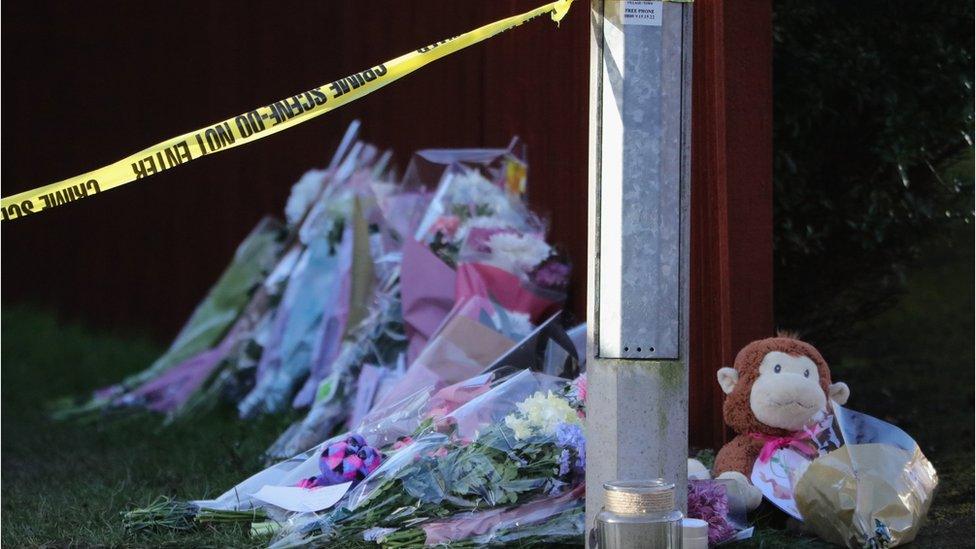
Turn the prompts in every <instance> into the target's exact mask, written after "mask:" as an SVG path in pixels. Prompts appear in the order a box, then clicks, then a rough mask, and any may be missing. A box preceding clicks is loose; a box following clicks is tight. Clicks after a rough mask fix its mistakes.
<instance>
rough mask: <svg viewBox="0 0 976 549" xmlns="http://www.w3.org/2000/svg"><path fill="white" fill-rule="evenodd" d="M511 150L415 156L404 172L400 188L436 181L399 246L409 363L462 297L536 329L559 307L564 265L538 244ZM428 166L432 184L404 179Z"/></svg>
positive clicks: (540, 236) (537, 227)
mask: <svg viewBox="0 0 976 549" xmlns="http://www.w3.org/2000/svg"><path fill="white" fill-rule="evenodd" d="M514 143H517V141H516V142H514ZM517 150H518V147H517V146H516V145H514V144H513V147H512V148H510V149H508V150H501V151H495V154H494V155H491V154H488V153H489V152H491V151H464V150H462V151H421V152H419V153H417V155H416V156H415V158H414V161H413V162H412V163H411V168H408V171H407V177H406V178H405V181H404V185H405V186H410V185H429V184H430V183H432V182H436V190H435V191H434V193H433V196H432V197H431V200H430V204H429V205H428V206H427V208H426V210H425V212H424V214H423V215H422V216H421V217H420V221H419V224H418V225H417V227H416V230H415V231H414V232H413V239H410V240H408V241H406V242H405V243H404V259H403V263H404V278H403V305H404V307H403V310H404V320H405V322H406V326H407V334H408V336H409V337H410V350H409V351H408V359H409V360H410V361H411V362H412V360H413V359H414V358H415V357H416V356H417V355H418V354H419V351H420V349H421V348H422V347H423V345H424V344H425V343H426V342H427V340H429V339H430V337H431V336H432V335H433V333H434V332H435V331H436V330H437V328H438V327H439V326H440V325H441V324H442V322H443V321H444V319H445V317H446V316H447V315H448V313H449V312H450V311H451V309H452V308H453V307H454V306H455V304H456V303H459V302H462V301H463V300H464V299H465V298H467V297H470V296H481V297H484V298H486V299H491V300H494V301H496V302H498V303H499V304H500V305H501V306H503V307H505V308H506V309H508V310H510V311H514V312H519V313H523V314H527V315H528V316H529V317H530V319H531V320H532V321H533V322H536V323H537V322H539V321H541V320H542V319H543V318H544V317H545V316H547V315H548V314H551V313H553V312H555V311H556V310H558V309H559V308H560V305H561V303H562V301H563V300H564V297H565V296H564V294H563V290H565V285H566V283H567V282H568V276H569V266H568V263H567V262H565V261H563V260H560V259H559V255H558V254H556V253H555V251H554V250H553V249H552V248H551V247H550V246H549V245H548V244H547V243H546V241H545V227H544V225H543V224H542V223H541V222H540V221H539V219H538V218H537V217H536V216H535V215H533V214H532V212H530V211H529V210H528V208H527V207H526V206H525V204H524V202H523V200H522V194H521V192H522V191H524V180H525V171H526V164H525V162H524V160H522V159H521V157H520V156H519V155H518V154H517V153H516V151H517ZM479 154H480V156H479ZM479 162H480V163H479ZM438 163H439V164H438ZM432 164H433V165H439V166H442V170H441V171H440V172H433V173H435V174H436V175H437V179H432V180H426V181H423V180H421V181H416V180H411V179H410V177H411V176H414V177H415V178H418V179H419V178H420V177H421V175H419V174H422V173H424V170H422V169H419V168H416V167H415V166H418V165H419V166H427V176H428V177H430V173H431V168H430V165H432ZM513 172H514V173H518V174H521V175H520V176H519V183H518V184H517V185H513V184H511V179H510V175H511V174H512V173H513Z"/></svg>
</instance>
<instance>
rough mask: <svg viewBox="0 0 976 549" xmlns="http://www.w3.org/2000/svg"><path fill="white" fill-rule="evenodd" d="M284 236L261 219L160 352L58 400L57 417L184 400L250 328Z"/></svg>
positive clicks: (162, 407)
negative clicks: (105, 382) (87, 392)
mask: <svg viewBox="0 0 976 549" xmlns="http://www.w3.org/2000/svg"><path fill="white" fill-rule="evenodd" d="M285 240H286V230H285V227H284V226H282V225H281V223H279V222H277V221H275V220H274V219H271V218H265V219H262V220H261V221H260V222H259V223H258V225H257V226H256V227H255V228H254V229H253V230H252V231H251V233H250V234H249V235H248V236H247V238H245V239H244V241H243V242H241V244H240V245H239V246H238V247H237V251H236V252H235V254H234V258H233V260H232V261H231V263H230V265H229V266H228V267H227V269H226V270H225V271H224V273H223V274H222V275H221V277H220V278H219V279H218V280H217V282H216V283H215V284H214V286H213V287H212V288H211V289H210V291H209V293H208V294H207V296H206V298H204V300H203V301H202V302H201V303H200V304H199V305H198V306H197V308H196V310H194V312H193V314H192V315H191V317H190V319H189V320H188V321H187V323H186V324H185V325H184V326H183V329H182V330H180V332H179V334H178V335H177V336H176V339H175V340H174V341H173V342H172V344H171V345H170V347H169V349H167V350H166V352H165V353H163V355H162V356H160V357H159V358H158V359H156V360H155V361H154V362H153V363H152V364H151V365H150V366H149V367H148V368H147V369H145V370H143V371H141V372H139V373H136V374H133V375H131V376H129V377H127V378H126V379H124V380H123V381H121V382H119V383H117V384H115V385H111V386H108V387H104V388H102V389H98V390H96V391H95V392H94V394H93V395H92V396H91V397H90V398H89V399H87V400H85V401H83V402H81V403H79V402H78V401H77V400H76V399H73V398H68V399H63V400H62V401H59V402H56V403H54V405H53V406H52V408H53V417H54V418H55V419H71V418H80V417H90V416H93V415H100V414H102V413H107V412H118V411H122V410H126V409H133V408H140V409H150V410H153V411H158V412H164V413H166V412H170V411H172V410H174V409H176V408H178V407H179V406H180V405H182V404H183V403H184V402H185V401H186V399H187V398H188V396H189V394H190V393H192V391H193V389H194V388H195V387H196V386H197V385H198V384H199V383H202V382H203V380H204V379H205V378H206V377H207V375H208V371H207V370H208V368H209V367H210V364H211V363H213V362H216V361H219V360H220V359H221V358H222V357H223V356H224V354H225V353H226V352H228V351H229V350H230V348H231V347H233V346H234V345H235V343H236V342H237V340H238V338H239V337H240V335H241V334H242V333H243V332H245V331H246V330H247V328H248V321H247V320H246V317H247V314H246V311H248V310H253V309H254V308H255V306H254V305H251V304H250V303H253V302H255V301H260V297H259V296H258V294H260V293H261V290H260V286H261V282H262V280H263V279H264V278H265V277H266V276H267V275H268V273H269V272H270V271H271V270H272V268H273V266H274V264H275V262H276V261H277V260H278V258H279V257H280V255H281V252H282V250H283V246H284V241H285Z"/></svg>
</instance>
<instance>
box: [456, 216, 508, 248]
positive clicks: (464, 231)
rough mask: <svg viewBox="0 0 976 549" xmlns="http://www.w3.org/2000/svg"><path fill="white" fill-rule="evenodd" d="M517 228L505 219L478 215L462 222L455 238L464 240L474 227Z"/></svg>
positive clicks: (459, 240)
mask: <svg viewBox="0 0 976 549" xmlns="http://www.w3.org/2000/svg"><path fill="white" fill-rule="evenodd" d="M515 228H516V227H514V226H513V225H512V224H511V223H509V222H508V221H505V220H504V219H500V218H497V217H487V216H483V215H479V216H477V217H472V218H469V219H468V220H467V221H465V222H464V223H462V224H461V228H459V229H458V230H457V232H456V233H455V235H454V240H456V241H458V242H464V239H465V238H467V237H468V233H470V232H471V230H472V229H498V230H505V229H515Z"/></svg>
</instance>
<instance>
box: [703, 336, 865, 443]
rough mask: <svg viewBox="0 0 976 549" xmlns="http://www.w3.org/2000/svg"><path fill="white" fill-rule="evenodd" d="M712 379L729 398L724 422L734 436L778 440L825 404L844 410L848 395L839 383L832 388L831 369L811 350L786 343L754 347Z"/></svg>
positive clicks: (787, 340)
mask: <svg viewBox="0 0 976 549" xmlns="http://www.w3.org/2000/svg"><path fill="white" fill-rule="evenodd" d="M717 373H718V382H719V384H720V385H721V386H722V390H723V391H724V392H725V394H726V395H728V398H726V399H725V403H724V405H723V417H724V419H725V423H726V424H727V425H728V426H729V427H732V429H734V430H735V431H736V432H737V433H765V434H769V435H774V436H783V435H785V434H788V433H790V432H793V431H797V430H799V429H802V428H803V427H805V426H806V425H808V424H809V423H810V421H811V420H812V419H813V417H814V416H815V415H816V414H817V412H819V411H821V410H824V409H825V408H826V407H827V402H828V399H829V400H831V401H833V402H836V403H837V404H840V405H843V404H844V403H846V402H847V397H848V396H849V395H850V389H848V388H847V385H845V384H844V383H831V380H830V368H829V367H828V366H827V363H826V361H824V359H823V357H822V356H820V353H819V352H818V351H817V350H816V349H815V348H814V347H813V346H812V345H810V344H808V343H804V342H802V341H800V340H798V339H793V338H790V337H772V338H767V339H762V340H758V341H753V342H752V343H750V344H748V345H746V346H745V347H743V348H742V350H741V351H739V354H738V355H737V356H736V358H735V367H734V368H729V367H726V368H720V369H719V371H718V372H717Z"/></svg>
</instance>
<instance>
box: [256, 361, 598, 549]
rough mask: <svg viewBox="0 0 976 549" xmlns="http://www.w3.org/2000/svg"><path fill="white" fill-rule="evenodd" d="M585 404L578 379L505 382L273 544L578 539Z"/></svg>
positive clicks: (426, 427)
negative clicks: (340, 500) (329, 508)
mask: <svg viewBox="0 0 976 549" xmlns="http://www.w3.org/2000/svg"><path fill="white" fill-rule="evenodd" d="M584 396H585V378H580V379H578V380H576V381H574V382H572V383H571V382H568V381H566V380H563V379H561V378H555V377H551V376H546V375H544V374H539V373H535V372H530V371H527V370H522V371H520V372H518V373H516V374H514V375H511V376H509V377H507V378H506V379H505V380H504V381H502V382H501V383H498V384H497V385H494V386H493V387H491V389H489V390H487V391H485V392H483V393H481V394H479V395H477V396H476V397H475V398H473V399H471V400H469V401H468V402H466V403H464V404H462V405H460V406H459V407H457V408H456V409H454V410H452V411H450V412H449V413H447V414H445V415H443V416H442V417H437V416H432V417H431V418H430V421H427V422H424V423H422V424H421V425H420V426H419V427H418V429H417V430H416V432H415V433H414V434H413V435H412V436H410V437H409V438H408V439H403V440H401V442H403V443H404V444H402V445H401V446H400V447H399V448H390V449H389V450H388V453H387V454H386V455H385V458H384V459H383V460H382V463H381V464H380V465H379V466H378V467H377V468H375V470H373V471H372V472H371V473H369V474H368V475H366V476H365V477H364V479H363V480H362V481H361V482H359V483H358V484H356V485H355V486H354V487H353V488H352V489H351V491H350V492H349V493H348V494H347V495H346V496H345V498H344V503H342V504H341V505H340V506H339V507H338V508H337V509H335V510H333V511H331V512H329V513H325V514H322V515H319V514H315V513H306V514H298V515H295V516H292V517H291V518H290V519H289V521H288V522H287V524H286V525H285V527H284V528H283V530H282V531H281V533H280V534H279V537H278V540H277V541H276V542H275V544H274V546H275V547H278V546H297V545H328V544H338V545H344V544H348V543H351V542H353V541H354V540H355V541H372V542H375V543H377V544H379V545H382V546H384V547H407V546H411V547H412V546H419V545H425V544H428V545H435V544H441V543H444V544H447V543H450V544H457V543H467V544H469V545H471V546H483V545H493V544H494V545H504V544H506V543H511V542H512V541H514V540H517V539H524V538H525V537H526V536H542V537H543V538H545V539H546V540H547V541H558V540H560V539H562V540H566V539H569V540H573V541H578V539H579V537H580V536H582V533H583V505H582V502H583V495H584V493H583V477H584V474H583V472H584V468H585V439H584V436H583V420H584V417H585V415H584V411H583V401H582V400H581V398H580V397H584ZM516 524H518V525H519V526H520V527H519V528H518V529H516V528H515V525H516ZM523 524H527V525H532V524H535V525H538V528H532V527H530V528H527V529H525V528H522V525H523ZM555 525H558V526H559V527H558V528H554V526H555Z"/></svg>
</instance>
